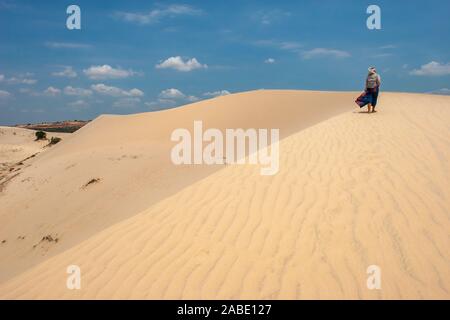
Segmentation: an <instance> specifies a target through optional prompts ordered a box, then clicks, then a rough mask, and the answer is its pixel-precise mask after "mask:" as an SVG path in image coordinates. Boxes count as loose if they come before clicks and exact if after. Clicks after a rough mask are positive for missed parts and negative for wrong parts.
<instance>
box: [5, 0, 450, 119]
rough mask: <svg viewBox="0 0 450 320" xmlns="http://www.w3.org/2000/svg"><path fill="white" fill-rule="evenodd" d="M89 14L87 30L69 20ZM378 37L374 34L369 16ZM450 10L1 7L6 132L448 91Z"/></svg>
mask: <svg viewBox="0 0 450 320" xmlns="http://www.w3.org/2000/svg"><path fill="white" fill-rule="evenodd" d="M71 4H76V5H78V6H79V7H80V8H81V30H68V29H67V27H66V19H67V17H68V15H67V14H66V9H67V7H68V6H69V5H71ZM371 4H376V5H378V6H379V7H380V8H381V27H382V28H381V30H369V29H368V28H367V27H366V20H367V18H368V16H369V15H368V14H367V13H366V9H367V7H368V6H369V5H371ZM449 12H450V2H449V1H447V0H428V1H356V0H354V1H350V0H348V1H335V0H322V1H315V0H309V1H307V0H304V1H301V0H299V1H262V0H257V1H250V0H248V1H247V0H239V1H230V0H227V1H225V0H220V1H219V0H209V1H205V0H203V1H188V2H182V1H176V2H168V1H164V2H163V1H161V2H153V1H115V0H109V1H92V0H91V1H87V0H86V1H85V0H83V1H45V0H40V1H15V0H0V124H3V125H8V124H9V125H11V124H16V123H28V122H39V121H56V120H67V119H92V118H95V117H96V116H97V115H99V114H102V113H116V114H127V113H135V112H145V111H151V110H158V109H161V108H169V107H173V106H177V105H182V104H186V103H189V102H192V101H197V100H201V99H206V98H210V97H213V96H215V95H219V94H227V93H229V92H231V93H234V92H239V91H246V90H254V89H263V88H264V89H308V90H310V89H312V90H352V91H353V90H354V91H359V90H362V89H363V85H364V78H365V75H366V71H367V67H368V66H370V65H374V66H376V67H377V69H378V71H379V73H380V74H381V76H382V80H383V85H382V90H385V91H408V92H440V93H447V94H448V92H449V91H450V90H449V88H450V57H449V53H450V50H449V49H450V42H449V41H448V38H449V37H448V36H449V31H450V19H449V18H448V14H449Z"/></svg>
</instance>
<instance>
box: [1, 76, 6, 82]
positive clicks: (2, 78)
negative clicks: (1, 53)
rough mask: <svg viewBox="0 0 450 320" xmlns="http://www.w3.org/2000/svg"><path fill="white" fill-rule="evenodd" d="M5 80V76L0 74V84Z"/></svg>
mask: <svg viewBox="0 0 450 320" xmlns="http://www.w3.org/2000/svg"><path fill="white" fill-rule="evenodd" d="M3 80H5V76H4V75H3V74H0V82H2V81H3Z"/></svg>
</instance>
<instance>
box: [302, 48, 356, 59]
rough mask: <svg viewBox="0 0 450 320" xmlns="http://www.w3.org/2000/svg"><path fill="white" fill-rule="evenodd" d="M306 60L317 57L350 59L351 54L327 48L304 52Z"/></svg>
mask: <svg viewBox="0 0 450 320" xmlns="http://www.w3.org/2000/svg"><path fill="white" fill-rule="evenodd" d="M302 56H303V58H304V59H311V58H316V57H333V58H348V57H350V56H351V55H350V53H348V52H347V51H342V50H336V49H327V48H314V49H311V50H306V51H303V52H302Z"/></svg>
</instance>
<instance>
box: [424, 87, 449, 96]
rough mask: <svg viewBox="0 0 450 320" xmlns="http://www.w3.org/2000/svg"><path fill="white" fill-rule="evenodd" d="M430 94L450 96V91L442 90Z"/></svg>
mask: <svg viewBox="0 0 450 320" xmlns="http://www.w3.org/2000/svg"><path fill="white" fill-rule="evenodd" d="M428 93H431V94H442V95H446V96H450V89H448V88H442V89H438V90H433V91H430V92H428Z"/></svg>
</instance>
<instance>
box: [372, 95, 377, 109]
mask: <svg viewBox="0 0 450 320" xmlns="http://www.w3.org/2000/svg"><path fill="white" fill-rule="evenodd" d="M377 100H378V90H376V91H375V92H374V93H373V94H372V112H375V107H376V106H377Z"/></svg>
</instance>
